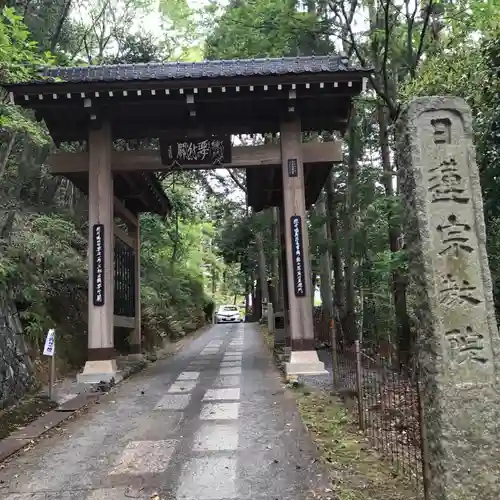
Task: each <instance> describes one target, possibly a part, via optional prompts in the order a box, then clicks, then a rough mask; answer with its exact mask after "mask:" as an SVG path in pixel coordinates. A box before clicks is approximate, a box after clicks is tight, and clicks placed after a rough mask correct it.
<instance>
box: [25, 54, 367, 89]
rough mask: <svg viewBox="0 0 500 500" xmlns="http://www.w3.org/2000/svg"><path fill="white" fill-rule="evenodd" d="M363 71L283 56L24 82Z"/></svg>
mask: <svg viewBox="0 0 500 500" xmlns="http://www.w3.org/2000/svg"><path fill="white" fill-rule="evenodd" d="M351 71H354V72H356V71H361V72H366V71H367V69H365V68H362V67H360V66H358V65H351V64H350V63H349V61H348V60H347V59H346V58H344V57H343V56H338V55H330V56H318V57H315V56H311V57H283V58H281V59H241V60H231V61H204V62H167V63H149V64H120V65H108V66H76V67H55V68H45V69H43V70H42V71H41V73H40V75H41V76H43V78H40V79H38V80H36V81H33V82H24V83H25V84H26V83H36V82H40V83H42V82H43V83H47V80H48V81H51V80H52V79H58V80H60V81H62V82H70V83H83V82H112V81H137V80H186V79H188V80H189V79H200V78H220V77H238V76H268V75H287V74H294V73H295V74H297V73H334V72H351Z"/></svg>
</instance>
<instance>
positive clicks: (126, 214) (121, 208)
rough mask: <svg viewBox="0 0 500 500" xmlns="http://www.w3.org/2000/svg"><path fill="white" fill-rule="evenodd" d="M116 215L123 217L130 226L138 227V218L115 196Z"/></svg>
mask: <svg viewBox="0 0 500 500" xmlns="http://www.w3.org/2000/svg"><path fill="white" fill-rule="evenodd" d="M114 211H115V215H118V216H119V217H122V218H123V219H124V222H125V223H126V224H127V225H128V226H130V227H137V224H138V219H137V216H136V215H134V214H133V213H132V212H131V211H130V210H129V209H128V208H127V207H126V206H125V205H124V204H123V202H122V201H121V200H120V199H118V198H117V197H116V196H115V197H114Z"/></svg>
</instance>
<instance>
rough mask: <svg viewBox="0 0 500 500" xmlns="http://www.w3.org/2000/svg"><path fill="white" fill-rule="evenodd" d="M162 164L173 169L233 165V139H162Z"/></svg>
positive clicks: (223, 137)
mask: <svg viewBox="0 0 500 500" xmlns="http://www.w3.org/2000/svg"><path fill="white" fill-rule="evenodd" d="M160 153H161V162H162V163H163V165H166V166H169V167H170V166H172V167H175V166H177V167H183V166H194V165H214V166H218V165H224V164H229V163H231V138H230V136H222V137H208V138H203V137H197V138H184V139H178V140H168V139H160Z"/></svg>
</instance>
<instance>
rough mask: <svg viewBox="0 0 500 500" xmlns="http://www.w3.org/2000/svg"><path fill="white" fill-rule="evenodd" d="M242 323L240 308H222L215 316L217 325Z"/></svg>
mask: <svg viewBox="0 0 500 500" xmlns="http://www.w3.org/2000/svg"><path fill="white" fill-rule="evenodd" d="M242 321H243V319H242V318H241V315H240V310H239V308H238V306H221V307H219V310H218V311H217V313H216V314H215V322H216V323H241V322H242Z"/></svg>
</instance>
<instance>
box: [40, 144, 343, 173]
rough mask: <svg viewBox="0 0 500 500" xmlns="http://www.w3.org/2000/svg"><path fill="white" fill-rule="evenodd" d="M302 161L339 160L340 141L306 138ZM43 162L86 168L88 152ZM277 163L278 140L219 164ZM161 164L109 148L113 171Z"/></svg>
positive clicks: (53, 168)
mask: <svg viewBox="0 0 500 500" xmlns="http://www.w3.org/2000/svg"><path fill="white" fill-rule="evenodd" d="M302 156H303V158H304V163H306V164H307V163H339V162H341V161H342V149H341V143H340V141H337V142H308V143H304V144H302ZM47 164H48V165H49V167H50V172H51V173H52V174H54V175H64V174H72V173H78V172H88V169H89V160H88V153H86V152H83V153H67V152H59V153H56V154H54V155H51V156H50V157H49V158H48V160H47ZM280 165H281V152H280V146H279V144H278V145H277V144H265V145H262V146H237V147H233V149H232V162H231V163H229V164H225V165H221V167H222V168H258V167H262V168H266V167H270V166H280ZM221 167H219V166H217V165H212V164H200V165H189V166H187V167H182V169H183V170H191V169H214V168H221ZM171 168H172V167H168V166H165V165H163V164H162V162H161V158H160V151H154V150H144V151H113V153H112V157H111V169H112V170H113V171H114V172H138V171H142V172H145V171H150V172H152V171H165V170H170V169H171Z"/></svg>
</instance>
